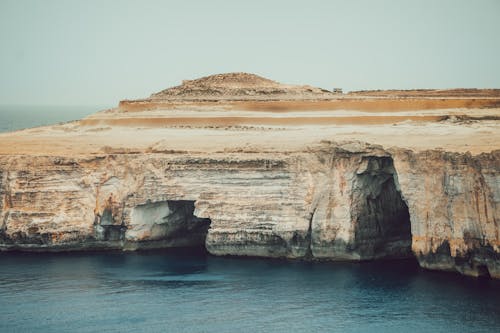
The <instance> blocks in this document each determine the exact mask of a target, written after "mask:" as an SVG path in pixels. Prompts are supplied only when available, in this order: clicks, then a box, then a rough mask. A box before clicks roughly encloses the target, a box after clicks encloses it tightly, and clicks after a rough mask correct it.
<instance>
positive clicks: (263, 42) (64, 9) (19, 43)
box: [0, 0, 500, 106]
mask: <svg viewBox="0 0 500 333" xmlns="http://www.w3.org/2000/svg"><path fill="white" fill-rule="evenodd" d="M499 14H500V1H494V0H482V1H474V2H470V1H462V0H460V1H452V0H444V1H439V2H436V1H430V0H425V1H419V2H415V1H396V0H384V1H350V2H347V1H319V0H312V1H309V2H307V3H306V2H303V1H301V2H299V1H281V0H280V1H253V2H243V3H236V2H235V1H229V0H216V1H211V2H205V1H193V0H190V1H184V2H182V3H180V2H174V1H157V0H152V1H147V2H140V1H134V0H126V1H109V0H108V1H97V0H90V1H72V0H68V1H65V0H47V1H36V0H17V1H12V0H1V1H0V41H1V45H2V52H0V72H1V73H2V75H1V76H0V104H3V105H9V104H10V105H89V106H93V105H96V106H97V105H110V106H112V105H117V103H118V101H119V100H122V99H133V98H142V97H147V96H149V95H150V94H151V93H153V92H157V91H160V90H162V89H165V88H168V87H171V86H175V85H178V84H180V83H181V81H182V80H184V79H193V78H197V77H201V76H206V75H210V74H216V73H224V72H249V73H255V74H258V75H261V76H264V77H266V78H269V79H272V80H276V81H279V82H283V83H290V84H309V85H313V86H318V87H322V88H325V89H332V88H333V87H341V88H343V89H344V90H345V91H352V90H364V89H422V88H430V89H432V88H435V89H444V88H461V87H463V88H500V66H499V61H498V59H499V53H500V43H498V35H499V34H500V20H498V15H499Z"/></svg>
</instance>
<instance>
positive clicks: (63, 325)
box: [0, 252, 500, 332]
mask: <svg viewBox="0 0 500 333" xmlns="http://www.w3.org/2000/svg"><path fill="white" fill-rule="evenodd" d="M0 267H1V269H0V332H34V331H36V332H126V331H137V332H235V331H237V332H498V331H499V327H500V284H499V283H498V281H485V280H474V279H470V278H464V277H460V276H458V275H453V274H447V273H432V272H426V271H422V270H420V269H419V268H418V267H417V265H416V264H415V263H414V262H408V261H407V262H385V263H362V264H359V263H358V264H347V263H342V264H339V263H337V264H334V263H304V262H289V261H279V260H259V259H233V258H216V257H210V256H205V255H200V254H182V253H172V252H147V253H80V254H21V253H9V254H5V253H4V254H1V253H0Z"/></svg>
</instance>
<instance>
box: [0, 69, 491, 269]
mask: <svg viewBox="0 0 500 333" xmlns="http://www.w3.org/2000/svg"><path fill="white" fill-rule="evenodd" d="M207 87H208V88H207ZM277 88H279V89H282V88H283V89H285V90H284V91H285V95H286V94H290V96H291V98H292V99H293V98H295V97H297V98H300V96H302V95H301V94H302V93H303V92H304V91H303V89H306V91H307V89H308V88H303V87H302V86H299V88H297V87H295V88H293V89H298V90H299V91H300V94H299V95H294V94H295V93H294V92H293V91H294V90H293V89H292V88H286V87H283V86H281V85H280V84H278V83H276V82H274V81H270V80H267V79H263V78H259V77H255V76H251V75H250V76H248V75H242V74H241V73H237V74H236V75H229V76H228V75H227V74H225V75H222V76H213V77H208V78H202V79H199V80H193V81H188V82H185V83H184V84H183V85H182V86H180V87H178V88H175V89H174V88H172V89H170V90H166V91H164V92H162V93H160V95H158V96H156V97H155V96H153V97H152V98H159V99H164V98H166V99H169V98H170V97H171V98H172V99H174V100H175V98H180V99H183V98H187V99H190V98H191V97H193V96H198V97H200V96H201V97H203V96H205V97H206V94H207V93H210V94H212V93H213V94H212V95H214V96H215V95H217V96H219V95H221V96H226V95H228V96H229V99H231V98H232V97H234V96H240V95H239V94H242V92H245V94H246V93H248V94H253V93H255V94H257V95H259V94H262V95H266V94H268V93H269V91H267V90H266V89H271V90H270V91H272V89H277ZM207 89H208V90H210V89H216V90H217V91H219V92H220V94H219V92H218V93H214V91H212V90H210V91H208V90H207ZM315 91H316V90H314V89H313V90H312V92H313V93H314V92H315ZM318 93H319V94H321V93H322V92H321V91H318ZM271 95H272V93H271ZM165 96H166V97H165ZM231 96H232V97H231ZM266 96H267V95H266ZM294 96H295V97H294ZM201 97H200V98H201ZM203 98H204V97H203ZM238 98H239V97H238ZM488 101H489V102H491V103H493V104H494V103H497V102H498V101H496V100H493V99H491V100H488ZM418 102H419V103H420V102H421V103H424V104H425V103H426V102H427V101H426V100H421V101H420V100H419V101H418ZM466 102H467V101H466ZM273 103H274V102H270V103H268V104H266V105H267V106H266V107H270V108H271V109H272V108H273V107H278V108H277V109H276V110H277V111H276V113H264V112H262V110H260V109H256V110H251V111H247V110H246V109H245V110H238V111H234V110H232V109H230V108H227V104H224V103H220V101H219V100H218V101H217V102H213V103H212V104H210V103H209V104H202V103H200V104H199V105H198V104H196V103H195V104H196V105H195V104H190V105H188V104H183V103H179V104H175V103H173V104H171V105H170V104H169V108H168V109H165V110H164V109H154V110H149V111H148V110H145V109H140V110H139V109H138V110H136V111H130V110H121V109H119V108H118V109H114V110H108V111H105V112H102V113H100V114H98V115H97V116H95V117H94V118H92V119H93V120H95V121H96V123H95V124H93V123H92V124H89V123H85V121H83V122H79V123H74V124H64V125H58V126H53V127H46V128H40V129H31V130H26V131H20V132H16V133H10V134H3V135H0V140H1V142H2V143H3V146H1V147H0V203H1V204H0V249H2V250H13V249H14V250H15V249H18V250H30V251H60V250H82V249H126V250H134V249H141V248H165V247H180V246H200V247H204V248H206V249H207V251H208V252H210V253H212V254H214V255H235V256H262V257H284V258H300V259H307V260H372V259H382V258H405V257H410V256H415V257H416V258H417V259H418V261H419V262H420V265H421V266H422V267H425V268H429V269H438V270H448V271H457V272H460V273H462V274H465V275H472V276H491V277H495V278H500V227H499V216H500V214H499V202H500V150H496V149H499V148H500V147H499V146H498V142H500V141H499V140H497V139H498V138H499V137H498V135H499V134H498V133H499V132H500V131H498V129H499V126H498V120H495V119H494V117H497V116H498V114H499V113H498V109H494V108H493V109H484V110H483V109H482V110H479V111H478V110H475V109H472V110H470V111H468V113H467V114H468V115H473V116H477V114H481V116H483V117H489V118H488V119H487V120H474V121H470V122H464V121H457V122H435V121H432V122H431V121H430V120H418V121H416V122H415V123H413V121H414V120H411V119H410V118H405V120H404V122H405V123H404V124H403V123H401V122H400V121H401V120H394V119H397V117H394V116H393V114H394V113H397V112H398V111H394V110H392V111H391V114H390V115H388V114H384V115H383V117H384V119H385V118H387V119H385V120H384V121H383V122H381V121H379V120H375V121H374V120H373V118H377V117H378V118H381V116H378V115H377V114H376V111H373V110H372V111H370V112H373V113H370V114H366V112H364V113H363V117H364V118H366V119H367V122H366V123H363V124H362V125H359V124H356V123H355V122H354V121H353V120H352V119H348V121H349V122H343V121H339V122H338V124H337V125H332V124H330V123H328V122H326V121H325V119H326V118H325V117H323V116H325V115H328V116H329V117H330V116H331V117H333V118H342V117H344V116H343V113H342V112H339V111H336V110H337V109H335V110H329V109H324V108H326V107H329V106H325V105H324V104H321V103H320V102H308V103H312V104H311V105H313V107H314V106H315V105H316V106H317V107H318V108H319V109H321V110H319V109H318V110H316V111H306V110H302V111H300V114H299V116H297V112H298V111H297V110H295V111H293V112H292V111H291V112H287V110H283V109H282V107H283V105H282V104H280V103H278V102H276V103H275V104H273ZM315 103H320V104H315ZM339 103H342V102H339ZM380 103H382V102H380ZM193 105H194V106H193ZM231 105H232V104H231ZM238 105H240V104H238ZM238 105H236V106H235V105H232V107H240V106H238ZM241 105H243V104H241ZM293 105H295V104H293ZM307 105H309V104H307ZM312 110H314V108H313V109H312ZM405 110H406V109H405ZM346 112H347V111H346ZM425 112H426V113H423V114H429V113H432V115H433V116H435V115H437V116H439V117H441V116H443V115H456V114H462V113H464V112H465V111H464V110H462V109H459V110H452V111H446V113H444V111H440V110H431V111H429V110H426V111H425ZM318 113H321V114H322V115H323V114H324V115H323V116H322V117H320V118H318V117H317V116H316V115H317V114H318ZM186 114H187V116H186ZM255 114H258V117H257V116H256V115H255ZM339 114H340V116H339ZM152 115H154V117H156V118H154V117H153V118H151V117H152ZM235 115H236V116H235ZM249 115H250V116H249ZM406 116H412V117H413V116H415V114H414V113H412V112H406ZM420 116H421V114H417V115H416V117H420ZM120 117H126V118H127V121H128V122H130V123H131V124H132V125H130V124H128V125H126V126H125V125H117V124H115V123H113V122H112V121H113V120H115V121H116V120H117V119H121V118H120ZM148 117H149V118H148ZM179 117H184V118H182V122H181V123H179V122H178V120H179ZM252 117H253V118H252ZM346 117H347V118H350V117H351V114H350V113H348V114H346ZM492 117H493V118H492ZM209 118H210V119H212V120H211V121H213V119H216V120H217V121H218V122H217V124H218V125H217V126H214V125H213V124H212V123H210V122H208V123H204V122H205V121H206V119H209ZM309 118H311V119H314V122H309V123H307V126H305V125H301V122H302V121H303V120H302V119H309ZM316 118H317V119H316ZM352 118H354V117H352ZM89 119H91V118H89ZM103 119H104V120H106V121H104V120H103ZM138 119H139V120H141V119H142V120H144V119H146V120H148V122H147V121H138ZM221 119H222V120H221ZM228 119H229V120H230V122H229V123H228V124H231V125H227V124H226V122H228V121H229V120H228ZM242 119H243V120H242ZM249 119H251V120H252V123H253V124H254V125H252V126H248V125H242V124H248V122H249ZM266 119H274V120H276V119H278V120H280V119H281V120H280V121H281V123H279V127H272V126H273V125H269V124H267V123H266V122H265V121H264V120H266ZM87 120H88V119H87ZM160 120H168V121H163V122H160ZM285 120H286V121H285ZM356 121H357V120H356ZM394 121H396V122H395V123H394ZM426 121H427V122H426ZM101 122H102V123H101ZM150 122H151V124H150ZM259 122H263V123H264V124H266V125H265V126H263V125H261V126H260V127H259V126H258V124H259ZM186 124H188V125H186ZM189 124H196V126H194V125H193V126H191V125H189ZM224 124H226V125H224ZM235 124H236V125H235ZM255 124H257V125H255ZM370 124H371V125H370ZM99 126H107V127H99ZM134 126H138V127H134ZM342 135H346V136H344V137H342ZM339 138H349V139H350V140H348V141H344V140H340V139H339ZM352 139H360V140H359V141H352ZM367 141H368V142H370V143H371V144H367V143H363V142H367ZM374 143H380V144H383V145H384V147H388V145H389V144H392V145H393V147H392V148H384V147H382V146H381V145H377V144H374ZM445 143H446V144H445ZM441 145H443V146H444V147H445V149H442V148H440V147H441ZM468 149H471V150H472V151H473V152H474V155H473V154H471V153H468V152H467V150H468ZM446 150H449V151H446Z"/></svg>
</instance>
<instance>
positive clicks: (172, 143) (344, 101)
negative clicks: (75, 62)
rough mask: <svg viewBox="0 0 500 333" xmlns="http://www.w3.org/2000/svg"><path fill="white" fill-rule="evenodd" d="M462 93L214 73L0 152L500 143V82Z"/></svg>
mask: <svg viewBox="0 0 500 333" xmlns="http://www.w3.org/2000/svg"><path fill="white" fill-rule="evenodd" d="M457 91H461V90H456V89H455V90H449V91H447V90H439V91H436V90H414V91H376V92H373V91H371V92H370V91H369V92H351V93H347V94H346V93H344V94H342V93H333V92H330V91H327V90H325V89H320V88H315V87H311V86H295V85H285V84H280V83H278V82H275V81H272V80H268V79H265V78H262V77H260V76H257V75H253V74H247V73H228V74H218V75H212V76H208V77H204V78H200V79H196V80H185V81H183V83H182V84H181V85H179V86H176V87H173V88H169V89H166V90H163V91H160V92H158V93H154V94H152V95H151V96H150V97H149V98H144V99H140V100H123V101H121V102H120V103H119V106H118V107H116V108H114V109H110V110H105V111H101V112H98V113H96V114H94V115H91V116H89V117H87V118H85V119H83V120H81V121H77V122H72V123H67V124H62V125H54V126H47V127H40V128H34V129H28V130H24V131H17V132H14V133H5V134H1V135H0V137H1V139H2V142H3V143H4V144H3V145H2V147H0V154H15V153H21V154H44V155H51V154H60V153H64V154H88V153H99V152H103V151H105V150H106V151H109V150H110V149H115V150H129V151H147V150H151V149H153V148H159V147H162V148H161V149H165V150H168V149H171V150H180V151H189V150H196V151H207V152H209V151H219V150H227V149H244V150H245V149H247V150H248V149H250V150H259V149H264V150H276V149H278V150H279V149H282V150H296V149H299V150H300V149H303V148H304V147H307V146H309V145H314V144H317V143H318V142H320V141H321V140H334V141H352V140H358V141H364V142H370V143H373V144H381V145H383V146H384V147H391V146H397V147H403V148H408V149H416V150H425V149H435V148H438V149H445V150H449V151H460V152H466V151H470V152H472V153H474V154H475V153H480V152H487V151H491V150H494V149H498V148H499V146H498V142H500V131H499V130H498V119H499V117H500V89H496V90H493V89H490V90H470V89H469V90H466V91H468V93H467V94H464V95H463V96H462V95H460V94H458V93H457ZM437 96H438V98H437ZM138 130H140V133H141V134H140V135H138V134H137V133H138V132H137V131H138ZM166 138H168V139H166Z"/></svg>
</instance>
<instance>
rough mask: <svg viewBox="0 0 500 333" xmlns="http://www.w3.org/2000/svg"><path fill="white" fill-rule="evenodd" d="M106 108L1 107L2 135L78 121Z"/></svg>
mask: <svg viewBox="0 0 500 333" xmlns="http://www.w3.org/2000/svg"><path fill="white" fill-rule="evenodd" d="M103 109H106V107H104V106H85V105H84V106H75V105H70V106H63V105H56V106H50V105H1V104H0V133H1V132H8V131H15V130H19V129H23V128H31V127H36V126H43V125H51V124H56V123H60V122H67V121H72V120H78V119H81V118H83V117H86V116H88V115H90V114H92V113H95V112H97V111H100V110H103Z"/></svg>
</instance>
